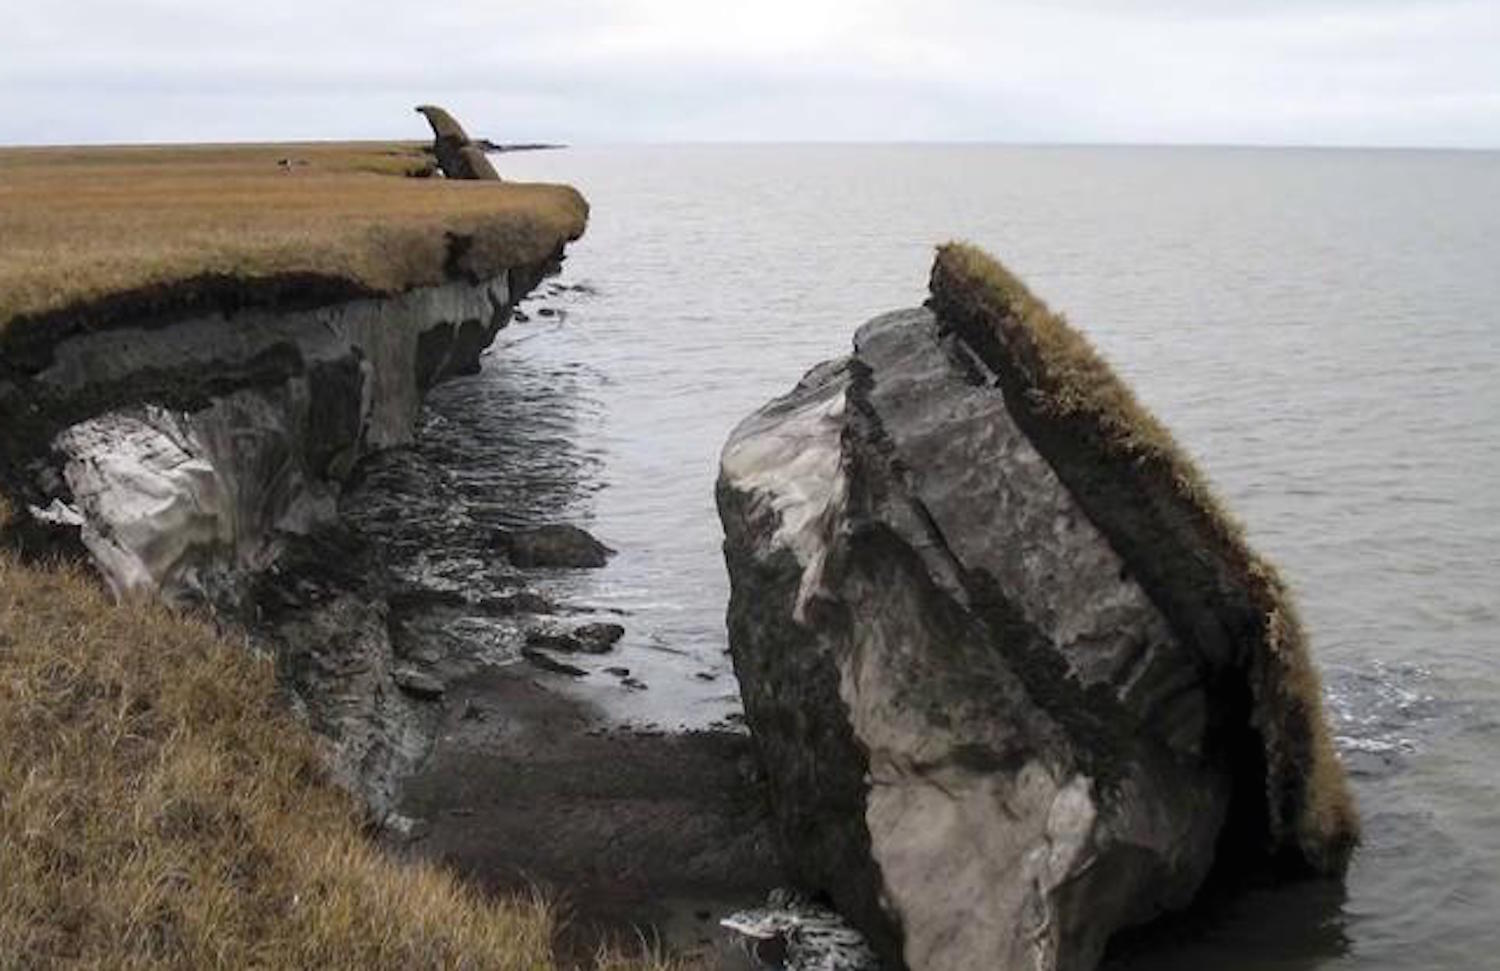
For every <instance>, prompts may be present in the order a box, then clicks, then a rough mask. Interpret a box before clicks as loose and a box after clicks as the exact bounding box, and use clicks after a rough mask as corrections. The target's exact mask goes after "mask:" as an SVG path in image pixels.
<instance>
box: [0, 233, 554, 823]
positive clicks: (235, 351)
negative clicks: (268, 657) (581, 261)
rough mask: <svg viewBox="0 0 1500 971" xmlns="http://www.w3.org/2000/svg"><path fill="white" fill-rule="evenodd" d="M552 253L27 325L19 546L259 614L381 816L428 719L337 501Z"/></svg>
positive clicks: (14, 370) (12, 376) (257, 638)
mask: <svg viewBox="0 0 1500 971" xmlns="http://www.w3.org/2000/svg"><path fill="white" fill-rule="evenodd" d="M558 242H559V245H560V244H561V242H562V241H561V240H559V241H558ZM559 252H560V251H559ZM556 259H557V256H553V257H552V258H550V259H548V260H545V261H543V262H540V263H532V264H523V265H517V266H514V267H509V268H504V267H502V268H501V269H500V270H499V272H498V273H496V274H495V275H493V276H490V277H488V278H483V279H478V278H474V277H472V276H469V275H467V274H458V275H456V276H454V277H453V278H451V279H449V280H447V281H446V282H443V283H440V284H437V285H433V286H422V287H416V288H412V289H410V290H406V291H403V292H397V293H391V294H370V293H365V294H362V295H358V296H355V297H354V298H352V299H343V300H337V301H321V302H320V301H319V300H316V299H310V300H303V301H297V300H292V301H274V300H271V301H262V302H254V303H251V304H249V305H248V306H247V305H234V304H225V305H220V306H217V307H215V306H209V307H205V306H203V304H202V301H201V300H196V299H195V300H186V301H184V302H183V303H181V304H178V305H177V306H175V307H174V306H173V304H172V301H171V298H170V294H168V295H166V296H165V297H163V298H162V299H161V300H159V301H157V302H156V305H155V306H154V307H152V308H151V309H150V310H149V311H148V312H146V313H129V312H119V311H116V312H113V313H111V314H109V315H108V316H107V317H106V318H104V319H105V320H106V321H107V323H106V324H105V325H103V326H77V327H73V326H66V322H65V321H63V322H59V324H58V326H56V327H55V328H53V329H52V330H51V331H43V330H40V329H38V328H35V327H33V328H30V329H22V330H17V331H13V332H12V333H11V334H9V335H7V336H8V337H11V338H12V339H13V342H12V343H11V344H10V345H8V349H10V350H13V351H14V353H9V354H6V355H5V356H4V358H3V360H0V426H3V427H4V428H5V430H6V434H5V435H4V436H3V439H0V453H3V459H4V461H3V463H0V487H3V491H5V492H6V493H7V494H8V495H9V496H10V497H11V499H12V505H13V506H14V507H16V509H17V510H18V511H19V512H20V513H21V515H19V516H17V517H16V519H17V521H16V522H13V523H12V524H11V526H10V527H9V528H8V530H7V534H6V535H7V538H8V540H9V542H10V544H11V545H13V546H19V547H21V548H22V549H23V550H26V551H28V552H32V553H46V552H53V551H58V550H62V551H70V550H75V551H78V552H80V553H84V554H86V555H87V556H88V558H89V559H91V560H92V562H93V563H94V564H95V566H96V567H97V568H98V571H99V572H100V574H101V575H102V576H103V577H104V579H105V580H106V581H107V583H108V584H109V586H110V587H111V588H112V589H113V590H114V591H115V593H116V594H117V595H119V596H130V595H148V596H160V597H162V598H163V599H166V600H168V601H171V602H176V603H181V604H203V605H207V606H208V607H210V608H211V609H212V610H213V611H214V612H215V613H216V614H217V615H218V616H219V617H220V618H221V619H223V620H226V621H229V622H233V623H236V624H237V625H239V626H241V627H242V628H243V629H245V630H247V631H248V632H249V633H250V635H251V639H252V640H253V641H254V642H255V643H256V644H258V645H259V646H260V647H262V648H263V649H265V650H267V651H269V652H270V653H272V654H273V655H274V656H275V657H276V658H277V661H278V667H279V669H280V671H281V673H282V676H283V682H284V684H285V686H286V687H287V688H288V689H289V690H290V694H291V696H292V698H293V700H294V702H295V704H296V705H297V706H298V707H299V708H301V709H302V710H303V712H304V713H305V714H306V715H307V716H308V717H309V719H310V720H311V722H312V724H313V725H314V727H315V728H318V729H319V730H320V731H321V732H322V733H323V734H324V735H325V736H326V737H327V738H328V739H329V740H330V744H331V746H332V750H333V752H332V754H333V762H334V765H335V766H336V768H337V771H338V772H339V773H340V775H341V777H342V778H343V779H344V780H345V782H346V783H347V784H348V785H350V786H351V787H352V788H355V789H357V790H358V791H360V792H361V794H362V795H363V796H364V797H365V799H366V801H367V802H368V804H369V805H370V806H371V807H372V808H373V809H374V810H375V811H376V812H377V813H378V812H383V811H384V810H385V808H386V807H387V805H388V803H389V799H390V797H391V794H392V791H393V786H394V780H395V779H396V777H397V776H399V775H400V774H401V773H402V772H404V771H407V770H408V769H409V768H410V767H411V765H412V764H413V763H414V761H415V759H416V758H417V757H418V756H419V755H420V754H421V752H422V751H423V744H424V738H423V725H424V718H427V719H428V720H430V718H428V716H426V715H424V713H423V712H422V711H421V706H420V705H417V704H414V702H413V700H412V699H411V698H410V697H408V693H405V692H403V691H402V690H400V688H399V684H398V681H399V679H398V674H399V672H398V671H397V670H396V668H397V659H396V658H395V657H394V655H393V652H392V649H391V644H390V633H389V629H388V624H387V616H386V615H387V608H386V604H385V600H384V593H385V591H384V589H383V583H384V581H383V571H382V568H381V565H380V563H379V562H378V556H379V554H378V551H377V550H375V549H372V548H371V547H370V545H369V544H368V543H366V542H364V541H363V540H362V539H361V538H360V537H359V536H358V535H356V534H355V533H354V532H353V531H351V530H349V529H348V528H347V527H346V526H345V525H344V524H343V523H342V522H341V521H340V519H339V515H338V497H339V494H340V492H341V490H342V489H343V487H344V484H345V482H346V481H347V480H348V478H349V476H350V475H351V473H353V471H354V470H355V468H356V466H357V465H358V463H359V462H360V460H361V459H362V458H364V457H366V456H368V455H370V454H371V453H374V452H377V451H380V450H383V449H389V448H392V447H395V446H399V445H402V444H404V443H407V442H409V441H410V440H411V437H412V434H413V430H414V426H415V422H416V419H417V416H418V411H419V409H420V407H421V402H422V395H423V392H424V391H425V390H426V389H427V388H428V387H430V386H431V385H432V384H434V383H435V382H437V381H440V380H442V379H443V378H444V377H447V376H449V375H454V374H460V373H466V372H471V371H473V370H475V369H477V367H478V364H479V355H480V354H481V353H482V352H483V351H484V349H485V348H486V347H488V346H489V344H490V342H491V341H492V340H493V338H494V336H495V334H496V333H497V332H498V331H499V329H500V328H501V327H503V326H505V324H506V323H507V322H508V320H509V318H510V314H511V311H512V308H513V307H514V305H515V303H516V302H517V301H518V300H519V299H520V298H521V297H522V296H524V295H525V293H526V292H527V291H528V290H529V289H530V288H531V287H533V286H534V285H535V284H536V283H537V282H538V281H539V280H540V279H541V278H542V277H543V276H544V275H545V274H546V273H547V272H548V270H549V267H551V266H554V265H555V262H556ZM309 303H311V305H308V304H309ZM80 316H81V317H82V318H83V319H89V316H88V312H87V310H82V311H80ZM48 333H51V334H53V335H55V340H52V341H50V342H49V341H47V340H45V336H46V335H47V334H48ZM18 335H19V336H18Z"/></svg>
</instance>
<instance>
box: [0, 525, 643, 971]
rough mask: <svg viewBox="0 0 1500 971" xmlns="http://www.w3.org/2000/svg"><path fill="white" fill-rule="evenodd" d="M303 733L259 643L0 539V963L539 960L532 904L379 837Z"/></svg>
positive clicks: (386, 964)
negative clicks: (474, 888) (17, 552)
mask: <svg viewBox="0 0 1500 971" xmlns="http://www.w3.org/2000/svg"><path fill="white" fill-rule="evenodd" d="M3 514H4V510H3V509H0V515H3ZM318 746H319V743H318V742H317V741H316V739H315V738H314V737H313V736H312V735H311V734H310V732H309V731H308V730H306V729H305V728H304V727H303V726H302V725H300V724H299V723H298V722H297V721H295V720H294V719H293V718H292V717H291V716H290V715H288V714H287V713H286V712H285V711H284V710H283V708H282V706H281V705H280V704H279V702H278V699H277V696H276V689H275V683H274V675H273V671H272V665H271V664H270V663H269V661H266V660H264V659H257V658H256V657H254V656H253V655H252V654H251V653H250V652H249V651H247V650H246V649H245V648H244V647H243V646H238V645H234V644H230V643H227V642H225V641H224V640H223V639H221V638H220V637H219V636H217V635H216V634H215V633H214V631H213V630H211V629H210V628H208V627H207V626H204V625H203V624H200V623H197V622H195V621H192V620H189V619H184V618H183V617H181V616H178V615H175V614H173V613H171V612H169V611H168V610H167V609H165V608H163V607H161V606H159V605H155V604H150V603H145V602H127V603H124V604H121V605H118V606H117V605H115V604H114V603H113V602H112V601H111V600H110V599H109V597H108V596H107V594H106V593H105V592H104V591H103V590H102V589H100V587H99V586H98V584H97V583H95V582H93V581H92V580H90V579H88V578H87V577H85V576H84V575H82V574H81V573H79V572H76V571H74V570H71V569H39V568H33V567H28V566H22V565H20V564H18V563H16V562H15V561H14V560H13V559H11V558H8V557H5V556H3V555H0V969H5V971H11V969H21V968H96V969H102V968H111V969H114V968H118V969H137V968H140V969H144V968H174V969H175V968H180V969H184V971H187V969H194V971H196V969H210V968H235V969H239V968H288V969H291V968H330V969H350V971H353V969H419V968H473V969H497V971H512V969H514V971H551V969H552V968H553V962H552V957H551V952H550V943H551V938H552V933H553V921H552V915H551V913H550V912H549V909H548V907H547V905H546V904H544V903H542V902H540V901H538V900H527V899H523V900H516V901H512V902H496V901H492V900H485V899H481V898H480V897H478V896H477V895H476V894H475V893H473V892H471V891H470V890H468V889H466V888H465V887H464V886H462V885H460V884H459V883H458V882H457V881H456V880H454V879H453V878H451V877H450V876H449V875H447V874H446V873H444V872H441V871H439V870H437V869H434V868H432V867H430V866H424V865H420V864H417V863H413V862H407V861H402V860H398V859H395V858H393V857H391V856H389V855H387V854H385V853H384V852H382V851H381V850H380V849H379V848H378V847H376V846H374V845H373V844H372V843H370V842H369V841H368V840H367V838H366V837H365V836H364V835H363V833H362V831H361V822H360V819H359V817H358V815H357V814H356V811H355V809H354V807H353V805H352V803H351V800H350V799H349V798H348V797H347V796H346V795H345V794H344V793H343V792H342V791H341V790H339V789H337V788H335V787H334V786H333V785H332V784H331V783H330V782H329V781H328V780H327V778H326V777H325V774H324V770H323V768H322V766H323V761H322V758H321V753H320V751H319V747H318ZM600 964H601V967H608V968H613V969H622V971H623V969H626V968H634V969H635V971H643V969H644V968H645V967H653V968H657V969H662V968H663V967H664V966H663V965H659V964H658V965H650V964H648V965H642V964H640V963H631V962H628V961H625V960H622V959H620V958H619V957H602V958H601V962H600Z"/></svg>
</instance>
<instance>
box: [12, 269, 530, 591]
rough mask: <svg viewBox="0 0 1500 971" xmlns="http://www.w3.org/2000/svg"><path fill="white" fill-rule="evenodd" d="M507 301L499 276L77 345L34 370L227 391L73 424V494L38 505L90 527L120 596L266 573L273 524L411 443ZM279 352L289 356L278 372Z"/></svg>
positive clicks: (316, 514)
mask: <svg viewBox="0 0 1500 971" xmlns="http://www.w3.org/2000/svg"><path fill="white" fill-rule="evenodd" d="M509 298H510V292H509V286H508V284H507V282H506V280H505V278H503V277H502V278H500V279H497V280H493V281H489V282H485V283H479V284H470V283H461V282H455V283H446V284H443V285H440V286H434V287H428V288H424V289H420V290H415V291H412V292H410V293H406V294H401V295H398V296H394V297H390V298H372V299H363V300H355V301H349V302H346V303H342V304H337V305H333V306H328V307H320V308H316V309H311V310H303V311H294V312H286V313H276V312H272V311H266V310H252V311H244V312H241V313H238V314H235V315H228V314H223V313H215V314H210V315H205V316H201V317H195V318H191V319H188V320H183V321H179V322H176V323H173V324H170V325H167V326H161V327H130V328H119V329H115V330H109V331H104V332H100V333H93V334H84V335H80V336H78V337H74V338H70V339H68V340H65V341H63V342H61V343H59V344H58V346H57V348H56V349H55V352H54V358H53V363H52V364H51V366H50V367H48V368H47V369H46V370H45V371H43V372H41V373H40V374H38V375H37V376H36V381H37V383H38V384H39V385H41V386H42V387H44V388H46V389H47V391H48V393H50V394H52V395H55V396H57V397H58V398H60V399H63V400H66V399H67V398H69V397H72V396H74V395H80V396H81V395H86V394H88V393H89V392H90V390H91V389H95V388H122V387H125V388H128V387H129V386H130V385H131V384H132V383H133V382H134V381H136V380H137V379H138V376H139V375H142V374H151V375H163V374H167V375H171V374H181V375H194V374H203V373H209V374H214V375H222V376H223V379H224V383H226V384H227V385H228V386H229V388H230V389H232V390H225V391H224V392H223V393H221V394H216V395H214V396H212V397H211V398H210V400H209V401H208V402H207V403H206V404H204V405H203V406H200V407H197V408H195V409H194V410H192V411H179V410H173V409H170V408H167V407H163V406H161V405H160V404H157V403H152V401H151V398H150V396H149V394H147V395H143V400H140V401H137V402H136V403H133V404H131V405H129V406H127V407H122V408H118V409H115V410H112V411H109V412H106V413H104V414H100V415H96V416H94V417H91V418H89V419H87V420H84V421H81V422H79V423H77V424H75V425H72V426H71V427H69V428H66V429H64V430H63V431H62V432H60V433H59V434H58V435H57V436H56V438H55V439H54V441H53V447H54V449H55V450H56V451H57V452H58V453H59V454H60V455H62V456H63V457H64V465H63V478H64V479H65V481H66V483H67V485H68V488H69V490H70V492H71V493H72V496H71V501H70V502H67V503H54V506H53V507H52V508H50V509H49V510H41V512H42V513H44V514H45V515H47V516H48V518H50V519H51V521H53V522H67V521H68V520H69V519H71V520H72V521H73V522H74V524H77V525H79V526H80V533H81V538H82V540H83V542H84V545H85V546H86V547H87V549H88V550H89V552H90V553H91V554H92V555H93V557H94V559H95V561H96V562H97V564H98V566H99V569H100V571H101V572H102V573H103V574H104V576H105V578H106V580H107V581H108V582H109V584H110V586H111V587H112V588H113V589H114V590H115V591H116V593H117V594H125V593H127V592H148V593H149V592H161V593H163V594H164V595H166V596H167V597H168V598H176V597H178V596H179V595H181V594H183V593H185V592H188V591H201V590H203V589H205V588H207V587H211V586H213V585H214V584H215V583H217V582H219V580H221V579H223V578H224V577H227V576H229V575H232V574H236V573H240V572H243V571H254V570H257V569H260V568H263V567H264V566H265V565H267V564H268V563H269V562H270V561H271V560H272V559H274V557H275V554H276V549H275V544H276V537H277V535H278V534H280V533H288V532H290V533H302V532H306V531H307V530H309V529H310V528H312V527H313V526H315V525H316V524H318V523H323V522H328V521H330V520H331V519H332V518H333V517H334V515H335V501H334V500H335V497H336V492H337V489H338V482H339V481H340V480H341V479H342V477H343V476H344V475H346V474H347V473H348V471H349V470H350V469H351V468H352V467H353V465H354V463H355V462H356V461H357V460H358V459H359V457H360V456H362V455H364V454H366V453H368V452H370V451H374V450H378V449H383V448H389V447H392V446H395V445H400V444H403V443H405V442H408V441H410V440H411V436H412V431H413V426H414V424H415V421H416V417H417V413H418V409H419V408H420V406H421V399H422V392H423V390H424V388H425V387H426V386H427V385H428V384H430V383H431V382H432V381H434V380H436V379H437V378H438V377H440V376H442V375H443V374H445V373H451V372H453V371H456V370H461V369H463V368H465V367H471V366H473V364H474V362H475V359H476V358H477V355H478V352H479V351H480V350H481V349H482V348H483V347H484V346H486V345H487V344H488V343H489V341H490V339H491V338H492V337H493V335H494V333H495V331H496V330H498V329H499V327H501V326H503V324H504V322H505V319H506V318H505V310H506V308H507V307H508V305H509ZM268 360H269V361H279V362H283V363H280V364H278V365H277V366H276V367H275V368H272V369H270V370H269V373H270V376H269V377H267V373H268V368H267V366H266V365H265V363H264V362H266V361H268ZM126 397H128V395H127V396H126Z"/></svg>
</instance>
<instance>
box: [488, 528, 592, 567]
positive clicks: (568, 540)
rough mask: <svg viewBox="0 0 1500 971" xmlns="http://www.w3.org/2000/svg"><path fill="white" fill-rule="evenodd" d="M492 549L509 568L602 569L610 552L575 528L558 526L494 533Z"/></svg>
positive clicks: (585, 533)
mask: <svg viewBox="0 0 1500 971" xmlns="http://www.w3.org/2000/svg"><path fill="white" fill-rule="evenodd" d="M494 546H495V548H496V549H499V550H501V551H503V552H504V553H505V554H506V556H507V557H508V558H509V559H510V562H511V565H512V566H516V567H520V568H522V569H528V568H532V567H570V568H576V569H597V568H599V567H602V566H604V564H605V563H607V562H608V561H609V557H610V556H611V555H613V553H614V550H612V549H610V548H609V547H608V546H605V545H604V544H603V543H601V542H599V541H598V540H597V539H595V538H594V537H592V536H590V535H589V534H588V533H587V532H586V531H584V530H582V529H579V528H578V527H577V526H569V525H566V524H558V525H551V526H537V527H534V528H532V529H517V530H504V529H500V530H496V531H495V535H494Z"/></svg>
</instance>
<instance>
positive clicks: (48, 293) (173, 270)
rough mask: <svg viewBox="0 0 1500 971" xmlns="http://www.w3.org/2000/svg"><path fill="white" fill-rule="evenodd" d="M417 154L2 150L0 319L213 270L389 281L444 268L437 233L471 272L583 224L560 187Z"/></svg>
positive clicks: (545, 251)
mask: <svg viewBox="0 0 1500 971" xmlns="http://www.w3.org/2000/svg"><path fill="white" fill-rule="evenodd" d="M282 159H288V160H290V161H291V162H292V163H293V164H291V165H290V166H289V167H283V166H281V165H279V164H278V162H279V161H280V160H282ZM429 165H430V163H429V162H428V160H427V158H426V157H425V156H424V155H423V154H422V152H421V150H420V147H419V146H418V145H417V144H416V143H344V144H331V143H314V144H287V145H235V146H175V147H165V146H157V147H146V146H142V147H116V148H12V149H0V240H3V245H0V333H3V332H4V330H5V329H6V328H7V326H9V325H10V324H11V323H12V322H13V321H15V320H16V319H17V318H24V317H33V316H37V315H46V314H52V313H56V312H58V311H63V310H66V309H68V308H70V307H73V306H76V305H81V304H86V303H88V302H90V301H94V300H98V299H99V298H101V297H104V296H107V295H110V294H115V293H119V292H123V291H131V290H135V289H140V288H146V287H156V286H163V285H168V286H169V285H171V284H174V283H179V282H182V281H186V280H191V279H193V278H195V277H201V276H204V275H211V274H228V275H232V276H236V277H242V278H246V279H251V280H253V279H256V278H265V277H275V276H277V275H284V274H320V275H324V276H328V277H332V278H337V279H341V280H346V281H349V282H350V283H353V284H356V285H358V286H360V287H363V288H366V289H369V290H373V291H377V292H382V293H389V292H396V291H400V290H405V289H409V288H411V287H415V286H421V285H426V284H433V283H438V282H441V281H442V280H443V279H444V277H445V269H444V266H445V261H446V260H447V259H448V257H449V253H450V244H449V240H448V237H449V235H450V234H451V235H458V236H467V237H471V238H472V239H473V244H472V246H471V248H470V250H469V251H468V253H467V254H466V265H468V266H470V267H472V268H474V269H475V270H476V271H477V272H479V273H481V274H482V273H485V272H496V271H498V270H500V269H502V268H505V267H509V266H514V265H517V264H522V263H536V262H540V261H542V260H544V259H546V258H547V257H548V256H549V255H550V254H552V253H553V252H554V251H556V250H557V248H558V247H559V246H560V245H562V243H564V242H565V241H567V240H569V239H573V238H576V237H577V236H578V235H579V234H580V233H582V231H583V228H584V223H585V221H586V219H587V216H588V207H587V204H586V203H585V202H584V201H583V198H582V196H580V195H579V194H578V193H577V192H576V191H575V190H573V189H571V188H569V187H567V186H555V185H530V184H521V183H508V182H507V183H495V182H490V183H479V182H465V181H452V180H445V179H439V178H423V179H417V178H403V177H401V176H402V175H403V174H404V173H407V172H410V171H415V170H418V169H422V168H424V167H429Z"/></svg>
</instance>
